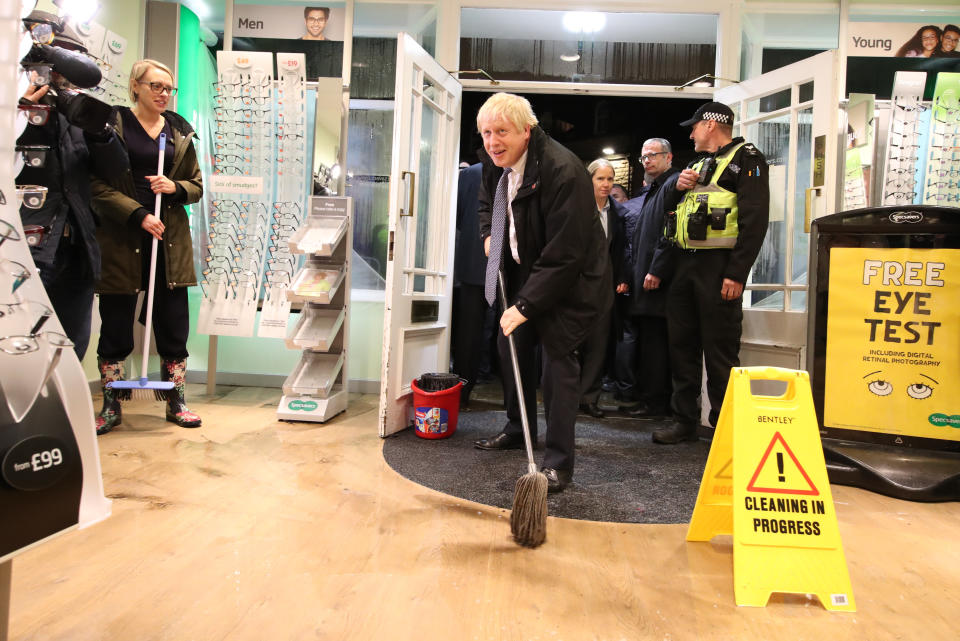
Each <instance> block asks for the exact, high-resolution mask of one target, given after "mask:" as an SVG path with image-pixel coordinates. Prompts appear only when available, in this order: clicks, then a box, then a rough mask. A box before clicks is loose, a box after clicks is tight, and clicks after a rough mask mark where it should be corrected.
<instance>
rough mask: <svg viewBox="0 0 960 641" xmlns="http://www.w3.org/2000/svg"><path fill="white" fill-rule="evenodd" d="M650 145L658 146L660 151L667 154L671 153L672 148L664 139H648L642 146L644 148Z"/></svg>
mask: <svg viewBox="0 0 960 641" xmlns="http://www.w3.org/2000/svg"><path fill="white" fill-rule="evenodd" d="M651 143H656V144H658V145H660V150H661V151H665V152H667V153H668V154H669V153H672V152H673V148H672V147H671V146H670V141H669V140H667V139H666V138H648V139H647V140H645V141H643V146H644V147H646V146H647V145H649V144H651Z"/></svg>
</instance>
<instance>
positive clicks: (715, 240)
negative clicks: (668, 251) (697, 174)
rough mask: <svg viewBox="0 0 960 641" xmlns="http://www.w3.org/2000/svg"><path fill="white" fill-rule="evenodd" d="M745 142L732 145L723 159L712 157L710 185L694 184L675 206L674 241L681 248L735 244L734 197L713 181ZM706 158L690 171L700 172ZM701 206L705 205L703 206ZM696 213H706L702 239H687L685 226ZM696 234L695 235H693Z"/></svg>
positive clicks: (717, 178)
mask: <svg viewBox="0 0 960 641" xmlns="http://www.w3.org/2000/svg"><path fill="white" fill-rule="evenodd" d="M745 144H746V143H744V142H741V143H740V144H739V145H734V146H733V147H732V148H731V149H730V150H729V151H727V153H725V154H724V155H723V156H717V157H715V160H716V162H717V166H716V169H714V171H713V176H711V178H710V182H709V183H707V184H706V185H699V184H698V185H695V186H694V188H693V189H691V190H689V191H687V193H686V194H685V195H684V197H683V200H681V201H680V205H679V207H677V230H676V234H675V236H674V242H676V243H677V245H679V246H680V247H682V248H684V249H715V248H718V247H719V248H728V249H729V248H732V247H733V246H734V245H736V243H737V234H738V231H739V227H738V225H737V211H738V209H737V194H736V193H735V192H732V191H727V190H726V189H724V188H722V187H720V186H719V185H718V184H717V181H718V180H719V179H720V176H721V175H722V174H723V172H724V171H725V170H726V168H727V167H728V166H729V165H730V161H731V160H732V159H733V156H734V154H736V153H737V150H738V149H740V148H741V147H743V145H745ZM705 160H706V158H702V159H701V160H700V161H699V162H697V163H696V164H695V165H694V166H693V167H692V168H691V169H693V170H694V171H700V169H701V167H703V163H704V162H705ZM704 204H705V205H706V206H705V207H704ZM698 211H701V212H703V213H705V214H706V238H702V239H694V238H690V228H689V227H688V225H689V222H690V217H691V216H695V215H696V213H697V212H698ZM695 235H696V234H695Z"/></svg>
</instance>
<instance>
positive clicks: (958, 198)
mask: <svg viewBox="0 0 960 641" xmlns="http://www.w3.org/2000/svg"><path fill="white" fill-rule="evenodd" d="M927 200H935V201H937V202H938V203H940V202H944V203H956V202H960V194H929V195H927Z"/></svg>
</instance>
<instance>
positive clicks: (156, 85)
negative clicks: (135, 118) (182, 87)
mask: <svg viewBox="0 0 960 641" xmlns="http://www.w3.org/2000/svg"><path fill="white" fill-rule="evenodd" d="M137 84H141V85H147V86H148V87H150V91H152V92H153V93H155V94H158V95H159V94H163V93H164V92H166V93H168V94H170V95H171V96H176V95H177V88H176V87H171V86H170V85H165V84H163V83H162V82H146V81H143V80H141V81H140V82H139V83H137Z"/></svg>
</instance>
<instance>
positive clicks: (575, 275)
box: [477, 127, 613, 358]
mask: <svg viewBox="0 0 960 641" xmlns="http://www.w3.org/2000/svg"><path fill="white" fill-rule="evenodd" d="M480 155H481V160H482V162H483V182H482V183H481V185H480V194H479V206H478V209H477V213H478V217H479V219H480V237H481V239H486V238H487V237H488V236H489V235H490V217H491V210H492V206H493V196H494V194H495V192H496V188H497V182H498V181H499V180H500V176H501V174H502V173H503V169H501V168H499V167H497V166H496V165H494V164H493V161H492V160H490V157H489V156H488V155H487V154H486V153H485V152H483V151H481V152H480ZM511 207H512V210H513V216H514V221H515V223H514V224H515V227H516V232H517V253H518V254H519V256H520V264H521V266H522V267H524V272H525V273H526V274H527V277H526V280H525V282H524V284H523V285H522V287H521V288H520V290H519V291H518V292H517V295H516V297H515V300H513V301H510V303H511V304H513V305H516V306H517V308H518V309H519V311H520V313H522V314H523V315H524V316H526V317H527V318H528V319H530V320H531V321H532V322H533V323H534V324H535V326H536V329H537V333H538V334H539V336H540V340H541V342H542V344H543V347H544V349H545V350H547V353H548V354H550V355H551V356H553V357H557V358H558V357H561V356H563V355H564V354H567V353H569V352H570V351H572V350H573V349H576V348H577V346H578V345H579V344H580V343H581V342H583V339H584V338H585V337H586V336H587V332H588V331H589V330H590V329H591V327H592V326H593V325H594V324H595V323H596V321H597V319H598V318H599V316H600V314H601V313H602V312H604V311H606V310H608V309H609V308H610V306H611V305H612V304H613V280H612V273H611V271H612V270H611V266H610V260H609V258H608V252H607V249H606V243H607V239H606V237H605V236H604V234H603V228H602V227H601V225H600V219H599V217H598V216H597V203H596V201H595V200H594V197H593V183H592V182H591V181H590V176H589V174H587V170H586V168H585V167H584V166H583V163H582V162H581V161H580V159H579V158H577V157H576V156H575V155H573V153H572V152H570V151H569V150H568V149H566V148H565V147H563V146H562V145H561V144H560V143H558V142H556V141H555V140H553V139H552V138H550V137H549V136H548V135H547V134H546V133H544V131H543V130H542V129H540V128H539V127H533V128H532V129H531V131H530V141H529V144H528V146H527V161H526V165H525V166H524V172H523V182H522V183H521V185H520V189H519V191H518V192H517V195H516V197H515V198H514V199H513V202H512V204H511ZM504 244H507V243H504ZM506 255H507V256H508V258H507V260H510V258H509V251H507V253H506ZM527 266H529V268H528V269H527Z"/></svg>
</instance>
